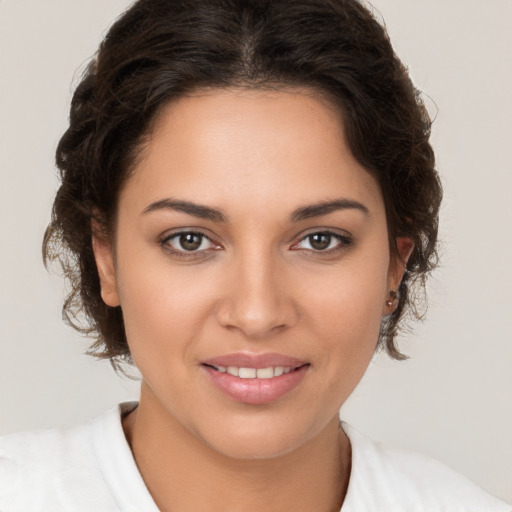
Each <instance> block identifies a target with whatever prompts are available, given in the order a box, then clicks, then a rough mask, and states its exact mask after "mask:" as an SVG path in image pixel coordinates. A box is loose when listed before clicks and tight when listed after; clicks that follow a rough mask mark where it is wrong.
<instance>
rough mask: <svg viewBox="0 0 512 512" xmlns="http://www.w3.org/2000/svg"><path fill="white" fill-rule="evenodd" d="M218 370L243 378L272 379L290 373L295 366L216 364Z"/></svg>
mask: <svg viewBox="0 0 512 512" xmlns="http://www.w3.org/2000/svg"><path fill="white" fill-rule="evenodd" d="M215 368H216V369H217V371H219V372H221V373H229V375H233V376H235V377H240V378H241V379H272V378H273V377H280V376H281V375H283V374H285V373H290V372H291V371H292V370H293V368H289V367H283V366H276V367H275V368H274V367H272V366H270V367H268V368H239V367H238V366H228V367H226V366H216V367H215Z"/></svg>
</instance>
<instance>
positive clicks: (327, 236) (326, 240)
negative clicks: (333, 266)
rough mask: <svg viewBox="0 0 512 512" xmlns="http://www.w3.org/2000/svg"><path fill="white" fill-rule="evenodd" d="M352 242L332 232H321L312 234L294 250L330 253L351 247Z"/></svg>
mask: <svg viewBox="0 0 512 512" xmlns="http://www.w3.org/2000/svg"><path fill="white" fill-rule="evenodd" d="M350 243H351V240H350V238H348V237H346V236H342V235H339V234H337V233H332V232H330V231H321V232H318V233H311V234H309V235H307V236H305V237H304V238H302V240H300V241H299V243H297V244H295V245H294V246H293V249H306V250H309V251H315V252H330V251H333V250H334V251H335V250H336V249H342V248H343V247H345V246H347V245H350Z"/></svg>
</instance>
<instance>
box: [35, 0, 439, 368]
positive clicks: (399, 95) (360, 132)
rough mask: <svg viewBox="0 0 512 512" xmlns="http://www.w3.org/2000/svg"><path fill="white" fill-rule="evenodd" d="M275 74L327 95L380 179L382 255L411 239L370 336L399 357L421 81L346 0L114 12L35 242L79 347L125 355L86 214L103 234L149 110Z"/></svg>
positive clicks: (257, 85)
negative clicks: (84, 339)
mask: <svg viewBox="0 0 512 512" xmlns="http://www.w3.org/2000/svg"><path fill="white" fill-rule="evenodd" d="M288 86H291V87H302V88H309V89H310V90H314V91H316V92H318V93H320V94H322V95H324V96H325V97H328V98H329V99H330V101H331V103H332V104H334V105H336V108H339V111H340V113H341V115H342V119H343V122H344V126H345V132H346V139H347V143H348V145H349V148H350V150H351V151H352V153H353V155H354V157H355V158H356V159H357V160H358V161H359V163H360V164H362V165H363V166H364V167H365V168H366V169H367V170H368V172H370V173H371V174H372V175H373V176H374V177H375V178H376V179H377V181H378V183H379V184H380V187H381V190H382V194H383V197H384V203H385V208H386V215H387V223H388V231H389V238H390V248H391V254H392V257H398V256H397V251H396V244H395V240H396V237H400V236H404V237H410V238H411V239H412V240H413V242H414V249H413V252H412V254H411V256H410V258H409V261H408V263H407V269H406V272H405V274H404V277H403V279H402V281H401V284H400V287H399V289H398V306H397V308H396V310H394V312H393V313H392V314H390V315H387V316H385V317H384V318H383V320H382V324H381V332H380V336H379V341H378V346H379V347H383V348H385V349H386V350H387V352H388V353H389V355H390V356H392V357H394V358H396V359H403V358H405V356H404V355H403V354H401V352H400V351H399V350H398V349H397V347H396V345H395V337H396V334H397V332H398V330H399V327H400V326H403V321H404V317H405V316H412V317H416V318H421V317H422V315H423V311H424V308H423V305H424V301H423V300H422V298H423V296H424V289H425V279H426V277H427V275H428V274H429V273H430V271H431V270H432V269H433V268H434V267H435V266H436V264H437V251H436V247H437V232H438V213H439V206H440V202H441V196H442V190H441V185H440V181H439V177H438V175H437V172H436V170H435V162H434V153H433V150H432V147H431V146H430V144H429V137H430V128H431V120H430V118H429V115H428V113H427V111H426V108H425V106H424V104H423V101H422V99H421V94H420V92H419V91H418V90H417V89H416V88H415V87H414V85H413V83H412V81H411V79H410V78H409V75H408V72H407V69H406V67H405V66H404V65H403V64H402V63H401V62H400V60H399V59H398V57H397V56H396V55H395V53H394V51H393V48H392V46H391V43H390V40H389V37H388V35H387V33H386V30H385V28H384V27H383V26H382V25H381V24H380V23H379V22H378V21H377V20H376V18H375V17H374V16H373V14H372V12H371V11H370V10H368V9H367V8H366V7H365V6H363V5H362V4H361V3H360V2H359V1H357V0H187V1H182V0H139V1H137V2H135V3H134V4H133V5H132V6H131V7H130V8H129V9H128V10H127V11H126V12H125V13H124V14H123V15H122V16H121V17H120V18H119V19H118V20H117V21H116V22H115V23H114V25H113V26H112V27H111V29H110V31H109V32H108V34H107V35H106V37H105V39H104V40H103V42H102V43H101V45H100V47H99V50H98V52H97V54H96V55H95V57H94V58H93V59H92V61H91V62H90V63H89V65H88V67H87V69H86V70H85V73H84V74H83V76H82V79H81V81H80V83H79V84H78V86H77V88H76V91H75V93H74V96H73V99H72V103H71V111H70V118H69V127H68V129H67V130H66V132H65V133H64V135H63V136H62V138H61V140H60V142H59V144H58V147H57V152H56V162H57V166H58V168H59V171H60V172H59V174H60V179H61V186H60V188H59V190H58V192H57V195H56V198H55V202H54V204H53V210H52V219H51V222H50V224H49V226H48V228H47V230H46V233H45V237H44V242H43V257H44V261H45V264H46V265H47V266H48V264H49V262H51V261H55V260H57V261H58V262H59V263H60V265H61V267H62V271H63V273H64V276H65V277H66V278H67V280H68V283H69V286H70V288H69V290H68V292H69V293H68V295H67V298H66V300H65V303H64V305H63V317H64V319H65V321H66V322H68V323H69V324H71V325H72V326H73V327H75V328H76V329H77V330H79V331H80V332H82V333H84V334H87V335H89V336H91V337H92V338H93V339H94V342H93V343H92V345H91V347H90V349H89V351H88V353H89V354H91V355H94V356H96V357H98V358H106V359H109V360H110V362H111V364H112V365H113V367H114V368H115V369H116V370H121V371H123V370H122V363H132V362H133V361H132V359H131V356H130V352H129V348H128V344H127V340H126V335H125V329H124V323H123V315H122V310H121V307H115V308H112V307H109V306H107V305H106V304H105V303H104V302H103V300H102V298H101V290H100V282H99V277H98V271H97V268H96V263H95V259H94V254H93V250H92V228H91V223H92V220H93V219H95V220H96V222H97V223H98V224H99V225H100V226H101V229H102V231H103V232H104V233H107V234H108V235H109V236H112V235H113V234H114V233H115V220H116V211H117V201H118V198H119V193H120V190H121V187H122V186H123V184H124V183H125V181H126V179H127V177H128V176H129V174H130V172H131V170H132V169H133V167H134V165H135V163H136V159H137V156H138V154H139V153H140V151H141V149H142V147H143V145H144V144H143V143H144V140H145V137H146V136H147V135H148V133H150V130H151V126H152V123H153V121H154V120H155V118H156V115H157V114H158V113H159V112H160V111H161V109H162V107H163V106H164V105H166V104H168V103H169V102H170V101H171V100H173V99H176V98H179V97H181V96H183V95H185V94H188V93H190V92H192V91H194V90H200V89H203V88H232V87H244V88H250V89H262V88H282V87H288ZM419 305H420V306H421V308H419V307H418V306H419ZM408 313H409V315H408Z"/></svg>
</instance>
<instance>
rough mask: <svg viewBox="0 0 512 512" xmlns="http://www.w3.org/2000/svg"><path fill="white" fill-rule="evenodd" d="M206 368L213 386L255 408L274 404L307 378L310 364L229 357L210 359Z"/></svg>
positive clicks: (271, 356)
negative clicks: (255, 406)
mask: <svg viewBox="0 0 512 512" xmlns="http://www.w3.org/2000/svg"><path fill="white" fill-rule="evenodd" d="M201 366H202V368H203V369H204V371H205V373H206V374H207V376H208V377H209V379H210V382H212V383H213V385H214V386H215V387H216V388H217V389H219V390H220V391H221V392H223V393H224V394H225V395H227V396H228V397H229V398H231V399H233V400H235V401H238V402H242V403H246V404H251V405H262V404H267V403H271V402H274V401H276V400H278V399H280V398H281V397H283V396H284V395H286V394H288V393H289V392H291V391H292V390H293V389H294V388H296V387H297V386H298V385H299V384H300V383H301V382H302V380H303V378H304V377H305V376H306V374H307V371H308V369H309V367H310V364H309V363H308V362H307V361H304V360H301V359H297V358H294V357H288V356H284V355H282V354H258V355H255V354H247V353H240V354H227V355H224V356H219V357H215V358H212V359H208V360H206V361H204V362H203V363H202V365H201Z"/></svg>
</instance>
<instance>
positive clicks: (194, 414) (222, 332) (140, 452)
mask: <svg viewBox="0 0 512 512" xmlns="http://www.w3.org/2000/svg"><path fill="white" fill-rule="evenodd" d="M429 133H430V120H429V119H428V116H427V114H426V112H425V110H424V108H423V105H422V103H421V100H420V99H419V97H418V94H417V91H416V90H415V89H414V87H413V86H412V84H411V82H410V80H409V78H408V76H407V73H406V71H405V69H404V67H403V66H402V64H401V63H400V61H399V60H398V59H397V58H396V56H395V55H394V53H393V50H392V48H391V46H390V44H389V41H388V38H387V36H386V33H385V31H384V30H383V28H382V27H381V26H380V25H379V24H378V23H377V22H376V21H375V20H374V19H373V18H372V16H371V15H370V14H369V13H368V11H366V10H365V9H364V8H363V7H362V6H361V5H360V4H359V3H357V2H355V1H339V2H331V1H328V0H326V1H321V0H310V1H303V2H302V1H289V0H287V1H285V0H280V1H268V2H265V1H259V2H256V1H255V2H247V1H235V0H230V1H228V0H226V1H201V2H199V1H197V2H196V1H192V2H186V3H182V2H173V1H168V0H167V1H164V0H141V1H139V2H137V3H135V4H134V5H133V6H132V7H131V8H130V9H129V10H128V11H127V12H126V13H125V14H124V15H123V16H122V17H121V18H120V19H119V20H118V21H117V22H116V23H115V25H114V26H113V27H112V29H111V30H110V32H109V34H108V35H107V37H106V38H105V40H104V42H103V43H102V45H101V47H100V50H99V53H98V56H97V58H96V59H95V60H94V61H93V62H92V63H91V65H90V66H89V68H88V70H87V73H86V74H85V76H84V78H83V79H82V81H81V83H80V85H79V86H78V88H77V90H76V93H75V96H74V99H73V104H72V107H71V117H70V126H69V129H68V131H67V132H66V133H65V134H64V136H63V138H62V139H61V142H60V144H59V147H58V150H57V162H58V165H59V168H60V170H61V178H62V185H61V188H60V190H59V192H58V194H57V197H56V199H55V203H54V210H53V220H52V223H51V224H50V226H49V228H48V230H47V235H46V238H45V242H44V251H45V257H46V259H47V260H52V259H59V260H60V261H62V262H63V265H64V270H65V272H66V275H67V277H68V278H69V279H70V281H71V284H72V292H71V294H70V296H69V297H68V300H67V302H66V304H65V306H64V311H65V313H66V314H67V318H68V320H69V321H70V322H71V323H75V319H76V318H77V317H80V315H81V314H82V313H85V315H86V319H87V324H86V325H85V326H84V325H78V326H77V327H78V328H80V329H82V330H83V331H85V332H87V333H88V334H91V333H92V334H93V335H95V337H96V341H95V343H94V345H93V347H92V349H91V353H93V354H95V355H96V356H98V357H103V358H107V359H109V360H110V361H111V362H112V364H113V365H114V366H115V367H116V368H122V365H123V364H125V363H132V362H133V363H134V364H135V365H136V366H137V367H138V368H139V370H140V371H141V374H142V376H143V381H142V388H141V396H140V401H139V403H138V404H121V406H120V407H119V408H117V409H116V410H114V411H110V412H109V413H108V414H107V415H105V416H103V417H101V418H99V419H97V420H95V421H94V422H92V423H90V424H88V425H84V426H80V427H76V428H73V429H69V430H53V431H48V432H46V433H34V434H20V435H15V436H10V437H8V438H5V439H4V440H3V441H2V443H1V445H0V446H1V448H0V454H1V455H2V457H3V458H2V459H1V463H0V476H1V478H0V481H1V482H2V484H1V486H2V487H0V489H1V490H0V510H4V509H5V510H66V511H68V510H77V511H78V510H123V511H124V510H138V511H140V510H144V511H145V510H162V511H166V510H237V511H238V510H256V509H257V508H258V509H259V508H261V507H263V506H264V507H265V508H266V509H267V510H304V511H306V510H308V511H309V510H315V511H321V510H325V511H332V510H340V509H341V510H343V512H346V511H350V510H457V509H460V510H509V507H507V506H506V505H505V504H504V503H501V502H500V501H499V500H497V499H495V498H493V497H491V496H489V495H487V494H486V493H484V492H483V491H480V490H479V489H478V488H476V487H475V486H473V485H472V484H470V483H469V482H467V481H466V480H464V479H463V478H462V477H460V476H458V475H456V474H454V473H453V472H451V471H450V470H448V469H447V468H445V467H443V466H441V465H438V464H437V463H434V462H432V461H430V460H427V459H424V458H422V457H420V456H416V455H411V454H406V453H403V452H400V451H397V450H391V449H386V448H382V447H380V446H378V445H376V444H374V443H372V442H371V441H369V440H368V439H366V438H364V437H363V436H361V435H360V434H358V433H357V432H355V431H354V430H352V429H351V428H350V427H349V426H348V425H340V423H339V419H338V410H339V408H340V407H341V405H342V404H343V403H344V402H345V400H346V399H347V398H348V396H349V395H350V394H351V392H352V390H353V389H354V387H355V386H356V385H357V383H358V382H359V380H360V378H361V377H362V375H363V373H364V371H365V369H366V368H367V366H368V364H369V362H370V359H371V357H372V355H373V354H374V352H375V350H376V349H377V348H379V347H383V348H385V349H386V350H387V351H388V353H389V354H390V355H391V356H392V357H395V358H400V357H402V356H401V354H400V352H399V351H398V350H397V348H396V346H395V343H394V338H395V335H396V332H397V329H398V326H399V322H400V320H401V318H402V316H403V315H404V313H405V312H406V311H407V310H412V308H413V305H414V304H413V297H414V296H413V295H411V286H412V287H414V286H415V285H416V286H421V285H422V284H423V281H424V279H425V277H426V275H427V274H428V272H429V271H430V270H431V269H432V267H433V266H434V265H435V260H436V239H437V220H438V210H439V203H440V199H441V188H440V185H439V181H438V177H437V174H436V171H435V169H434V157H433V152H432V149H431V147H430V145H429V142H428V139H429Z"/></svg>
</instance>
